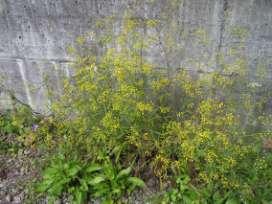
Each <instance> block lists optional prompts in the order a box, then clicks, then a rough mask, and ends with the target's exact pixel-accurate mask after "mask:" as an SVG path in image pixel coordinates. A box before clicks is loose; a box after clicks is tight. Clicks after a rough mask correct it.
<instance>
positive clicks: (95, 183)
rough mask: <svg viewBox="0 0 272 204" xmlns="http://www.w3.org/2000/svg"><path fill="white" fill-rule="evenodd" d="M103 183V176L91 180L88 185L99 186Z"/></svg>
mask: <svg viewBox="0 0 272 204" xmlns="http://www.w3.org/2000/svg"><path fill="white" fill-rule="evenodd" d="M103 181H105V178H104V177H102V176H96V177H94V178H93V179H91V180H90V181H89V182H88V183H89V184H90V185H97V184H99V183H101V182H103Z"/></svg>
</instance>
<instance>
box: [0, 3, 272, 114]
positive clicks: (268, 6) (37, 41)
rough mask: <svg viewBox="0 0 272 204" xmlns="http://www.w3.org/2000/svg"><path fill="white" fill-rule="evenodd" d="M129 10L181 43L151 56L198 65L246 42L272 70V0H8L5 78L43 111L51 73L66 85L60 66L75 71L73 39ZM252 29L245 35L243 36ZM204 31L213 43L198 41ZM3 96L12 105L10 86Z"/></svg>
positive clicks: (0, 37)
mask: <svg viewBox="0 0 272 204" xmlns="http://www.w3.org/2000/svg"><path fill="white" fill-rule="evenodd" d="M173 2H174V3H173ZM127 10H130V11H131V13H133V15H135V16H137V17H144V18H150V19H160V20H161V21H162V22H165V24H162V25H161V27H160V31H159V32H160V33H162V36H166V35H168V34H169V35H170V36H172V38H173V39H174V41H175V42H174V44H175V45H177V47H178V48H180V49H177V50H171V49H170V50H169V49H168V50H166V51H165V50H164V49H162V47H160V46H159V45H157V46H154V47H153V50H152V51H150V53H147V55H148V57H150V59H151V60H153V61H154V62H156V63H158V64H159V65H160V66H167V65H168V66H173V67H179V66H188V67H190V68H193V67H194V66H195V65H194V61H195V59H198V60H197V61H202V62H203V64H204V65H203V66H204V67H206V68H208V67H209V66H212V65H210V64H214V60H215V53H218V51H224V50H228V49H229V48H230V47H232V46H235V45H237V44H239V43H240V42H241V41H243V42H242V43H243V45H244V47H243V50H242V52H243V54H244V55H245V56H247V57H248V59H249V64H250V66H251V68H252V70H253V71H254V68H255V67H256V66H257V65H258V63H259V62H265V64H266V65H267V69H272V63H271V59H272V0H137V1H136V0H0V75H1V76H2V77H1V79H0V82H1V83H2V84H5V87H7V88H8V89H10V90H12V91H14V93H15V95H16V96H17V97H18V99H20V100H22V101H24V102H25V103H28V104H29V105H31V106H32V107H33V108H34V109H35V110H37V111H42V110H45V109H46V106H47V104H48V103H47V97H46V94H47V91H46V87H45V86H44V83H43V82H44V76H49V82H50V85H51V86H53V87H55V90H58V89H61V88H60V87H59V83H58V81H59V78H60V76H59V75H60V74H59V70H62V72H63V73H65V74H66V75H69V74H70V71H71V70H70V69H69V67H70V62H71V61H73V59H72V57H71V56H69V55H68V53H67V51H66V50H67V49H66V48H67V46H68V45H70V44H71V43H73V42H74V40H75V39H76V38H77V37H78V36H80V35H84V34H85V33H87V32H90V31H94V32H97V31H98V30H95V26H94V25H95V22H96V21H97V20H99V19H101V18H105V17H107V16H115V18H116V19H117V21H119V22H120V21H121V20H122V16H123V13H124V11H127ZM164 19H168V20H165V21H164ZM171 22H172V23H173V24H174V25H175V26H173V28H174V32H173V33H169V28H170V27H171V25H172V24H171ZM117 25H118V23H117ZM169 26H170V27H169ZM241 28H242V29H241ZM241 30H242V31H241ZM244 31H246V34H245V35H246V37H245V38H240V37H237V36H236V37H235V32H236V33H238V34H241V33H242V35H243V34H244ZM98 32H99V31H98ZM198 33H200V34H201V36H202V37H201V38H203V36H204V38H205V43H203V42H201V40H196V35H197V34H198ZM158 35H160V34H158ZM184 36H185V37H184ZM207 42H208V43H207ZM166 58H167V59H166ZM192 59H193V60H192ZM0 98H1V100H0V104H2V107H3V105H7V104H8V99H7V98H6V97H5V94H4V93H3V92H2V93H0Z"/></svg>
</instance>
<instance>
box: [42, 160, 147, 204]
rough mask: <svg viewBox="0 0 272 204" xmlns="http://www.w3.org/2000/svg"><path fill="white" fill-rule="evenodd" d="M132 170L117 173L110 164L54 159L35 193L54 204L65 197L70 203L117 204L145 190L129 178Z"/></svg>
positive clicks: (133, 179) (141, 183)
mask: <svg viewBox="0 0 272 204" xmlns="http://www.w3.org/2000/svg"><path fill="white" fill-rule="evenodd" d="M130 173H131V168H130V167H129V168H127V169H123V170H121V171H117V169H115V168H114V167H113V166H112V165H111V164H104V165H98V164H88V163H87V164H82V163H80V162H79V161H78V160H69V161H68V160H67V159H65V158H64V157H63V156H62V157H58V158H56V159H55V160H54V161H53V162H52V163H51V165H50V166H49V167H47V168H46V169H45V170H44V172H43V177H42V181H41V182H40V183H39V184H37V185H38V186H37V191H38V192H40V193H42V194H43V193H45V194H46V195H47V196H48V198H49V202H51V203H54V201H56V200H57V199H61V198H62V196H63V195H64V194H65V193H66V194H67V193H68V195H70V196H71V201H72V202H73V203H78V204H82V203H86V201H87V199H88V198H96V199H101V200H102V201H103V203H116V202H117V201H118V200H119V199H120V198H122V196H124V195H125V194H126V193H130V192H132V191H133V190H134V189H135V188H138V187H144V182H143V181H142V180H140V179H139V178H137V177H131V176H130Z"/></svg>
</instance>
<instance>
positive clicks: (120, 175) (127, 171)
mask: <svg viewBox="0 0 272 204" xmlns="http://www.w3.org/2000/svg"><path fill="white" fill-rule="evenodd" d="M130 172H131V167H128V168H126V169H123V170H121V171H120V172H119V173H118V175H117V179H119V178H123V177H126V176H129V174H130Z"/></svg>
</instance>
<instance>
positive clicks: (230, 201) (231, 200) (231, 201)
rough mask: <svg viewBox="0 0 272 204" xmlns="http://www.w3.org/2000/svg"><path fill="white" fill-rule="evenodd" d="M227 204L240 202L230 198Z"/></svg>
mask: <svg viewBox="0 0 272 204" xmlns="http://www.w3.org/2000/svg"><path fill="white" fill-rule="evenodd" d="M226 204H239V201H238V200H237V199H235V198H229V199H228V200H227V201H226Z"/></svg>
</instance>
